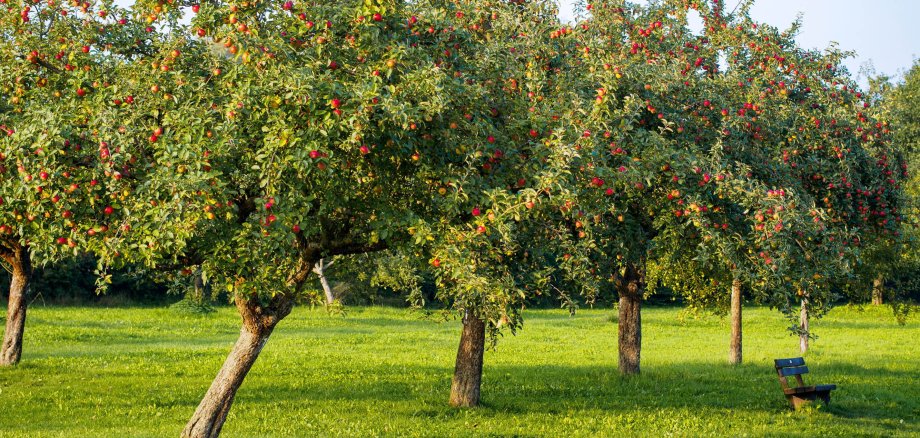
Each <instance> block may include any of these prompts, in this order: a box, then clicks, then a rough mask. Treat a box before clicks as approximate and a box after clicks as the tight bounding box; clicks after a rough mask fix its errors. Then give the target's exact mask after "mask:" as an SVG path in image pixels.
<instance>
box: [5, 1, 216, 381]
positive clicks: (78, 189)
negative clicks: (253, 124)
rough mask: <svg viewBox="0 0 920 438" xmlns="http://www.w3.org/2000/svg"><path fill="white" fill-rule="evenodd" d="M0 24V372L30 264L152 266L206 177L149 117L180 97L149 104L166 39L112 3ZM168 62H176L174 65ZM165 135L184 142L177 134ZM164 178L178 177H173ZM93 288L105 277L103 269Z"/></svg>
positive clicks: (182, 115)
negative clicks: (0, 316) (4, 302)
mask: <svg viewBox="0 0 920 438" xmlns="http://www.w3.org/2000/svg"><path fill="white" fill-rule="evenodd" d="M2 8H4V9H5V11H4V13H3V14H2V15H0V35H2V38H0V77H2V78H3V81H2V83H3V84H4V85H3V87H2V88H0V93H2V96H0V126H2V131H3V135H2V136H0V187H2V189H0V255H2V257H3V261H4V262H5V263H6V264H7V265H9V268H10V271H11V272H12V274H13V281H12V284H11V288H10V294H9V305H8V318H7V326H6V331H5V334H4V341H3V348H2V354H0V363H2V364H3V365H11V364H15V363H16V362H18V361H19V360H20V358H21V353H22V337H23V331H24V327H25V317H26V310H27V304H28V301H29V297H28V294H29V281H30V277H31V274H32V267H33V266H34V265H35V264H46V263H50V262H54V261H56V260H60V259H62V258H66V257H71V256H73V255H76V254H78V253H81V252H93V253H96V254H98V255H99V259H100V261H101V263H102V265H103V267H105V266H107V265H110V264H120V263H126V262H142V263H155V262H156V261H157V260H160V259H162V258H163V257H168V254H169V253H171V252H174V251H177V250H178V249H179V248H178V246H177V245H181V242H182V240H183V239H182V238H181V236H182V235H183V234H185V235H187V234H189V233H190V232H191V230H190V229H189V227H187V226H184V225H183V224H184V223H185V219H186V217H188V216H189V211H188V210H187V208H188V206H190V205H193V203H194V202H195V200H194V193H195V192H196V188H197V187H201V186H204V187H207V184H206V175H205V173H206V171H204V170H203V167H204V166H203V165H201V163H200V161H201V160H200V159H198V157H192V156H190V155H189V153H188V151H189V150H191V149H192V148H193V146H194V145H195V141H194V140H192V139H190V138H184V139H183V140H185V141H183V143H184V144H185V146H184V149H183V150H182V151H177V150H176V149H175V146H174V144H175V143H172V142H170V141H163V142H157V137H158V136H165V135H164V134H163V132H162V128H161V127H160V126H161V123H162V121H163V119H164V116H163V112H162V110H161V108H163V107H171V113H170V115H171V116H172V117H176V118H179V119H187V118H189V117H197V115H196V114H194V113H193V112H189V111H187V110H188V109H189V108H190V107H189V106H183V105H181V104H178V103H177V101H180V100H179V99H180V98H182V97H185V96H182V94H185V93H188V94H194V92H193V91H191V90H186V91H185V92H182V93H175V94H169V95H158V94H155V93H154V92H153V91H152V90H151V89H150V88H149V87H151V85H150V83H148V82H147V79H148V78H150V77H151V75H150V74H149V72H150V70H151V68H152V67H151V63H153V64H157V63H162V65H163V67H162V68H161V67H159V66H157V70H161V69H162V70H164V71H165V70H168V67H166V66H167V65H169V64H180V63H181V61H180V60H178V59H168V58H167V59H164V58H163V57H162V56H161V55H162V54H163V53H165V51H163V50H161V48H163V47H166V46H169V47H170V50H171V51H172V52H174V53H179V52H178V51H179V49H181V48H182V47H183V46H182V44H183V43H182V41H176V40H171V39H169V37H168V35H161V34H159V33H157V32H155V31H154V30H153V29H151V28H149V27H148V26H147V25H146V24H144V23H143V22H141V21H138V20H135V19H134V18H132V17H131V14H130V13H129V11H127V10H124V9H121V8H118V7H116V6H115V5H114V4H113V3H112V2H99V3H95V4H92V5H90V4H87V3H83V4H76V3H75V4H69V3H67V4H58V3H34V2H20V1H8V2H4V4H3V5H2ZM174 58H176V57H174ZM172 134H174V135H180V136H183V137H189V136H191V133H189V132H181V133H180V132H176V133H172ZM175 169H180V170H179V171H178V172H176V171H174V170H175ZM102 275H103V278H102V279H103V280H105V279H106V277H105V273H104V270H103V272H102Z"/></svg>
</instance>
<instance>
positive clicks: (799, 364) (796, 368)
mask: <svg viewBox="0 0 920 438" xmlns="http://www.w3.org/2000/svg"><path fill="white" fill-rule="evenodd" d="M773 362H774V363H775V364H776V375H777V377H779V384H780V385H781V386H782V387H783V389H789V382H788V381H787V380H786V378H787V377H789V376H794V377H795V381H796V383H798V386H797V387H798V388H801V387H803V386H805V381H804V380H802V374H807V373H808V367H807V366H805V359H803V358H801V357H793V358H791V359H776V360H774V361H773Z"/></svg>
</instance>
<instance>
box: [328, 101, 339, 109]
mask: <svg viewBox="0 0 920 438" xmlns="http://www.w3.org/2000/svg"><path fill="white" fill-rule="evenodd" d="M329 105H330V106H331V107H332V109H339V107H340V106H342V101H341V100H339V99H332V101H330V102H329Z"/></svg>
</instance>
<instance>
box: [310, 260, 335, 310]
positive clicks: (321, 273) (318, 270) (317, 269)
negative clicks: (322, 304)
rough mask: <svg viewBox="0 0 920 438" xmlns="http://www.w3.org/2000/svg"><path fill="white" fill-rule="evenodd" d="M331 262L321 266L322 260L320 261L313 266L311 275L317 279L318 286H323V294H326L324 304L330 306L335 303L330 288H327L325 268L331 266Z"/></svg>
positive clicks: (327, 281)
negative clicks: (314, 275)
mask: <svg viewBox="0 0 920 438" xmlns="http://www.w3.org/2000/svg"><path fill="white" fill-rule="evenodd" d="M332 263H333V262H329V263H328V264H323V259H320V260H319V261H318V262H316V264H314V265H313V273H314V274H316V276H317V277H319V284H321V285H322V286H323V292H324V293H325V294H326V304H332V303H334V302H335V295H334V294H333V293H332V287H331V286H329V280H327V279H326V274H325V272H326V268H328V267H329V266H332Z"/></svg>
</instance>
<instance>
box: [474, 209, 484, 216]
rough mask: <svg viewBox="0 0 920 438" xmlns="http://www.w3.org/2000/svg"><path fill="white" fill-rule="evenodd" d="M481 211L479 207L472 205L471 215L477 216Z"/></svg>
mask: <svg viewBox="0 0 920 438" xmlns="http://www.w3.org/2000/svg"><path fill="white" fill-rule="evenodd" d="M481 214H482V212H481V211H479V207H473V216H479V215H481Z"/></svg>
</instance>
